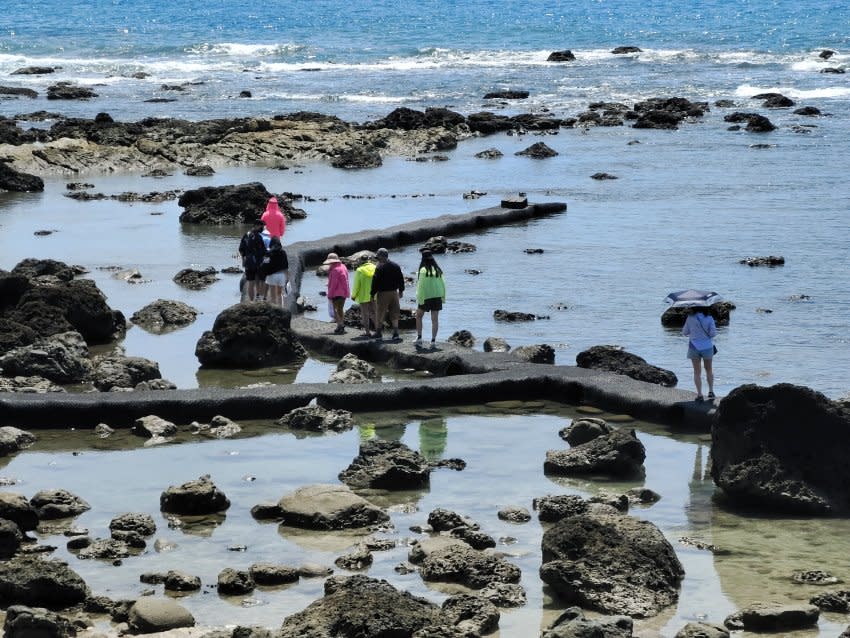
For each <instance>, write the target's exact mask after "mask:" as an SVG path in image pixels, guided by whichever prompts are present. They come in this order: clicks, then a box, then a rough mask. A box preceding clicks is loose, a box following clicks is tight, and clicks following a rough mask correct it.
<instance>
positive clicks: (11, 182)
mask: <svg viewBox="0 0 850 638" xmlns="http://www.w3.org/2000/svg"><path fill="white" fill-rule="evenodd" d="M0 190H4V191H14V192H17V193H40V192H41V191H43V190H44V180H43V179H41V178H40V177H38V176H37V175H30V174H29V173H21V172H18V171H16V170H15V169H14V168H12V167H11V166H9V165H8V164H7V163H6V162H0Z"/></svg>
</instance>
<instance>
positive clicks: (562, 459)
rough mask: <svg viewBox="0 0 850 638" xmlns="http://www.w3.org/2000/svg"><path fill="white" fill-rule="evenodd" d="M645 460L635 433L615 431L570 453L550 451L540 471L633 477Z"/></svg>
mask: <svg viewBox="0 0 850 638" xmlns="http://www.w3.org/2000/svg"><path fill="white" fill-rule="evenodd" d="M645 458H646V450H645V449H644V447H643V444H642V443H641V442H640V441H639V440H638V438H637V436H636V435H635V432H634V430H614V431H613V432H611V433H610V434H604V435H602V436H598V437H596V438H595V439H592V440H591V441H589V442H587V443H583V444H581V445H577V446H575V447H571V448H570V449H569V450H549V451H548V452H546V462H545V463H544V464H543V471H544V472H546V473H548V474H561V475H566V476H576V475H582V474H605V475H609V476H635V475H637V474H639V473H640V472H641V471H642V469H643V461H644V459H645Z"/></svg>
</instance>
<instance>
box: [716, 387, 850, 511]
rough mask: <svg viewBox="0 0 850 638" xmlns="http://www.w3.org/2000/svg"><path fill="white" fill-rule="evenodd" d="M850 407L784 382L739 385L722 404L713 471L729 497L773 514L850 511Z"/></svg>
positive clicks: (717, 428) (719, 408) (807, 389)
mask: <svg viewBox="0 0 850 638" xmlns="http://www.w3.org/2000/svg"><path fill="white" fill-rule="evenodd" d="M847 446H850V408H848V406H847V405H846V404H842V403H839V402H837V401H832V400H830V399H829V398H827V397H825V396H824V395H822V394H821V393H819V392H816V391H814V390H811V389H809V388H805V387H802V386H796V385H791V384H786V383H781V384H777V385H774V386H771V387H761V386H757V385H752V384H750V385H743V386H740V387H738V388H735V389H734V390H732V392H730V393H729V394H728V395H727V396H726V397H725V398H724V399H723V400H722V401H721V402H720V405H719V406H718V408H717V417H716V419H715V422H714V425H713V427H712V430H711V458H712V466H711V475H712V478H713V479H714V482H715V483H716V484H717V485H718V486H719V487H720V488H722V490H723V492H724V494H725V496H726V497H727V498H729V499H730V500H732V501H734V502H737V503H743V504H746V505H748V506H753V507H757V508H759V509H762V510H764V511H767V512H771V513H783V514H788V513H792V514H807V515H811V514H831V513H847V512H848V511H850V487H848V486H850V466H848V465H847V461H846V458H845V454H844V450H846V449H848V447H847Z"/></svg>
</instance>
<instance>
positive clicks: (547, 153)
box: [514, 142, 558, 159]
mask: <svg viewBox="0 0 850 638" xmlns="http://www.w3.org/2000/svg"><path fill="white" fill-rule="evenodd" d="M514 155H525V156H527V157H530V158H532V159H546V158H548V157H555V156H556V155H558V151H556V150H554V149H552V148H549V146H547V145H546V144H545V143H543V142H535V143H534V144H532V145H531V146H529V147H528V148H526V149H524V150H522V151H517V152H516V153H514Z"/></svg>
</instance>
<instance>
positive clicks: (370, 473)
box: [339, 439, 431, 490]
mask: <svg viewBox="0 0 850 638" xmlns="http://www.w3.org/2000/svg"><path fill="white" fill-rule="evenodd" d="M430 475H431V466H430V465H429V464H428V461H427V460H426V459H425V457H423V456H422V455H421V454H419V452H416V451H415V450H411V449H410V448H409V447H407V446H406V445H405V444H404V443H401V442H400V441H384V440H381V439H372V440H369V441H366V442H365V443H362V444H361V445H360V454H359V455H358V456H357V457H356V458H355V459H354V460H353V461H352V462H351V465H349V466H348V467H347V468H346V469H344V470H343V471H342V472H340V473H339V480H340V481H342V482H343V483H345V484H346V485H348V486H349V487H353V488H369V487H371V488H378V489H385V490H411V489H419V488H422V487H425V486H426V485H428V482H429V479H430Z"/></svg>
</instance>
